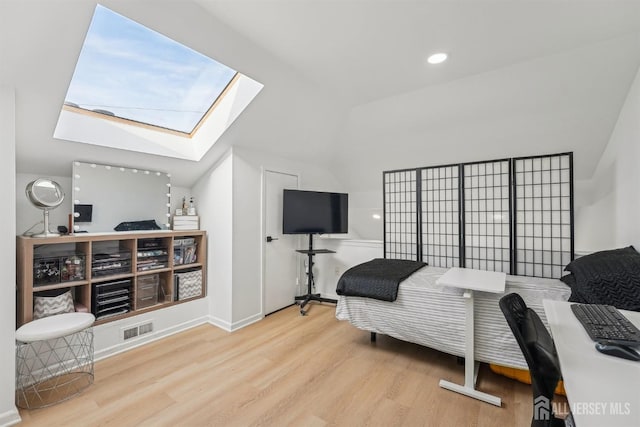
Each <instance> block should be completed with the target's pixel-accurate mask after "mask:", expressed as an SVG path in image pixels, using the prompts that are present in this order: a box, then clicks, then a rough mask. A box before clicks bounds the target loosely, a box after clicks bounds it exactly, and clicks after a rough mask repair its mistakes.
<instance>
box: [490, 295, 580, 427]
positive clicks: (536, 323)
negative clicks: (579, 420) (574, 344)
mask: <svg viewBox="0 0 640 427" xmlns="http://www.w3.org/2000/svg"><path fill="white" fill-rule="evenodd" d="M500 309H501V310H502V313H503V314H504V317H505V318H506V319H507V323H508V324H509V327H510V328H511V331H512V332H513V335H514V336H515V338H516V341H517V342H518V345H519V346H520V350H522V354H523V355H524V359H525V360H526V361H527V365H529V371H530V373H531V385H532V388H533V418H532V419H531V427H556V426H563V427H564V426H565V420H563V419H561V418H556V417H555V416H554V414H553V406H552V401H553V395H554V391H555V389H556V386H557V385H558V381H559V380H560V365H559V363H558V355H557V353H556V347H555V345H554V344H553V339H552V338H551V335H550V334H549V331H547V328H546V327H545V326H544V324H543V323H542V320H540V316H538V314H537V313H536V312H535V311H533V310H532V309H530V308H529V307H527V305H526V304H525V302H524V300H523V299H522V297H521V296H520V295H518V294H515V293H514V294H508V295H505V296H504V297H502V298H501V299H500ZM567 418H568V419H567V424H566V425H572V424H573V422H572V418H571V417H570V416H569V417H567Z"/></svg>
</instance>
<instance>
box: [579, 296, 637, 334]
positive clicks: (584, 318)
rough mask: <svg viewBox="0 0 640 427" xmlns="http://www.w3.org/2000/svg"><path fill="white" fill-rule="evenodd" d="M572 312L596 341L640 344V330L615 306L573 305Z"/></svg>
mask: <svg viewBox="0 0 640 427" xmlns="http://www.w3.org/2000/svg"><path fill="white" fill-rule="evenodd" d="M571 311H573V314H574V315H575V316H576V318H577V319H578V320H579V321H580V323H581V324H582V326H583V327H584V329H585V330H586V331H587V334H589V337H591V339H592V340H594V341H603V340H607V341H610V342H613V343H619V344H640V330H639V329H638V328H636V327H635V325H634V324H633V323H631V322H630V321H629V319H627V318H626V317H624V316H623V315H622V313H620V312H619V311H618V309H617V308H615V307H614V306H611V305H602V304H572V305H571Z"/></svg>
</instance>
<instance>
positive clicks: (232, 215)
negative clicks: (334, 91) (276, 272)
mask: <svg viewBox="0 0 640 427" xmlns="http://www.w3.org/2000/svg"><path fill="white" fill-rule="evenodd" d="M265 169H268V170H273V171H280V172H286V173H291V174H295V175H298V176H299V178H300V188H303V189H308V190H321V191H343V187H342V186H341V185H340V184H339V183H338V181H337V180H336V179H335V178H334V177H333V175H331V173H329V172H328V171H327V170H325V169H323V168H322V167H318V166H315V165H312V164H307V163H303V162H298V161H294V160H289V159H285V158H282V157H278V156H273V155H271V154H269V153H266V152H261V151H257V150H251V149H247V148H240V147H233V148H232V149H231V150H229V152H228V153H227V155H226V157H225V158H224V159H223V160H222V161H220V162H218V163H217V164H216V165H215V166H214V167H213V168H212V169H211V170H210V171H209V172H207V174H205V175H204V176H203V177H202V178H201V179H200V180H199V181H198V182H197V183H196V185H195V186H194V187H193V189H192V193H193V195H194V197H195V199H196V200H197V201H198V209H199V213H200V217H201V227H202V228H203V229H206V230H207V231H208V234H209V262H208V271H209V274H208V286H209V308H210V315H211V318H212V321H213V323H214V324H216V325H218V326H220V327H222V328H224V329H227V330H230V331H231V330H235V329H237V328H240V327H243V326H246V325H248V324H250V323H252V322H254V321H257V320H259V319H261V318H262V317H263V313H262V298H261V296H262V282H261V280H262V259H263V258H262V256H263V255H262V254H263V248H264V246H263V245H264V244H263V241H264V239H263V231H262V198H261V195H262V185H263V183H262V173H263V170H265ZM302 261H303V259H302V257H301V258H300V262H301V263H302ZM334 290H335V287H334Z"/></svg>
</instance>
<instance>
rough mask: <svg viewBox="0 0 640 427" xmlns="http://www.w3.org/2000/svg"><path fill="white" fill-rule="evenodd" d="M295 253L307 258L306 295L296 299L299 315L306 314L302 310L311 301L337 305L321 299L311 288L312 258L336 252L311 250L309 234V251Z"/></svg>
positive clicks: (311, 242)
mask: <svg viewBox="0 0 640 427" xmlns="http://www.w3.org/2000/svg"><path fill="white" fill-rule="evenodd" d="M296 252H299V253H301V254H306V255H307V257H308V263H307V265H308V267H307V269H308V270H307V293H306V295H299V296H297V297H296V304H299V305H300V314H301V315H302V316H304V315H305V314H307V312H306V311H305V310H304V307H305V306H306V305H307V304H309V303H310V302H311V301H319V302H330V303H334V304H335V303H337V302H338V301H336V300H334V299H331V298H322V297H321V296H320V294H314V293H312V292H313V291H312V289H311V287H312V286H313V284H314V282H313V256H314V255H316V254H334V253H335V252H336V251H331V250H329V249H313V234H309V249H308V250H305V249H296Z"/></svg>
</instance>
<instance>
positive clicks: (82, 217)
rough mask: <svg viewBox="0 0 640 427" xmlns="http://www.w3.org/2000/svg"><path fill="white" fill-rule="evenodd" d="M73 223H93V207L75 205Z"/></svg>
mask: <svg viewBox="0 0 640 427" xmlns="http://www.w3.org/2000/svg"><path fill="white" fill-rule="evenodd" d="M73 212H74V215H73V222H74V223H78V222H91V215H92V214H93V205H73Z"/></svg>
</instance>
